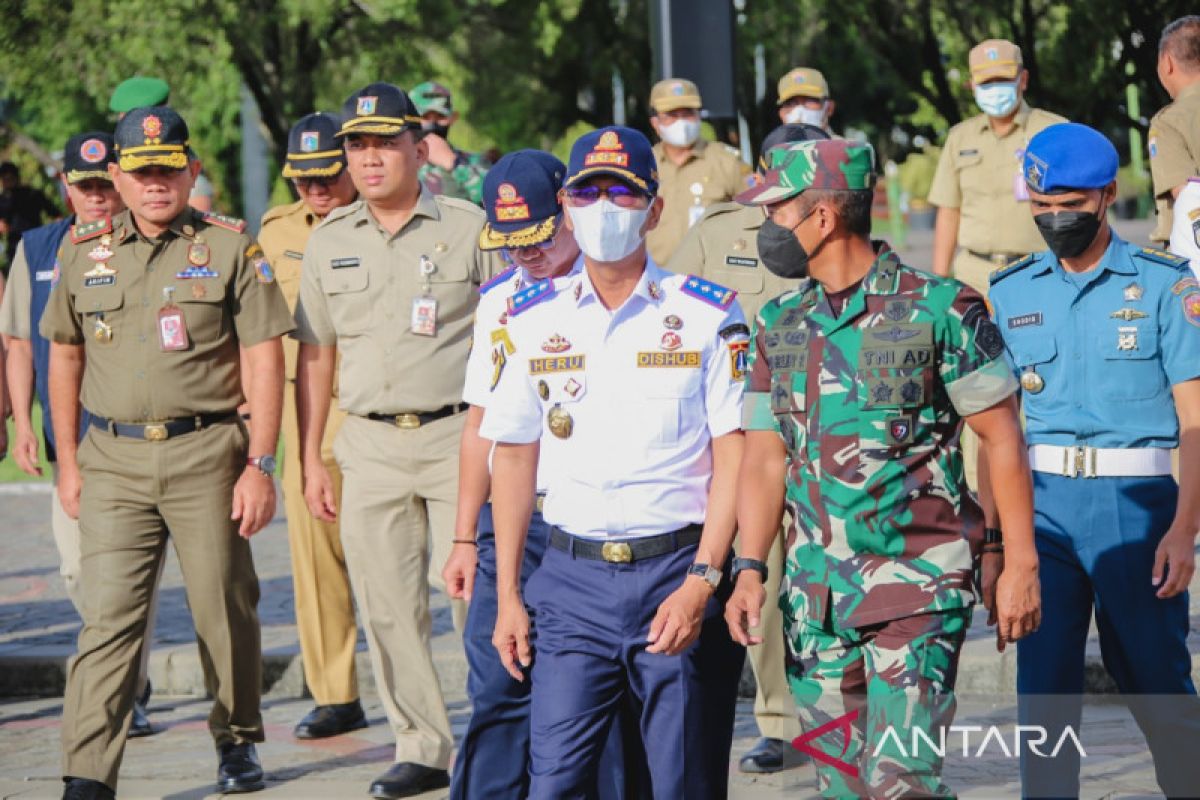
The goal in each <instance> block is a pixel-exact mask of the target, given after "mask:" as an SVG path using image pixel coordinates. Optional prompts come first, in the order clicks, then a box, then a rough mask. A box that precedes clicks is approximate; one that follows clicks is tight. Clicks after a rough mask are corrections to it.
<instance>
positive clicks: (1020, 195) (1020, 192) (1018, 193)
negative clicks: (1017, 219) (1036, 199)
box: [1013, 170, 1029, 203]
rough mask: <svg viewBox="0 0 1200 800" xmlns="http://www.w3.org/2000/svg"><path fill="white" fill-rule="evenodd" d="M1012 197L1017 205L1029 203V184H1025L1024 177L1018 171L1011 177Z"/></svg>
mask: <svg viewBox="0 0 1200 800" xmlns="http://www.w3.org/2000/svg"><path fill="white" fill-rule="evenodd" d="M1013 197H1014V198H1016V200H1017V202H1018V203H1027V202H1029V184H1027V183H1025V175H1024V174H1022V173H1021V172H1020V171H1019V170H1018V171H1017V174H1016V175H1013Z"/></svg>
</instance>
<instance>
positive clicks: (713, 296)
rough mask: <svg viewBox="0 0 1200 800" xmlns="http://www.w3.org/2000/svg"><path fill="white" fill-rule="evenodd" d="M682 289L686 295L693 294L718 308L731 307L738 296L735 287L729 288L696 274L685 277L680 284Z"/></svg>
mask: <svg viewBox="0 0 1200 800" xmlns="http://www.w3.org/2000/svg"><path fill="white" fill-rule="evenodd" d="M679 289H680V291H682V292H683V293H684V294H686V295H691V296H692V297H694V298H696V299H697V300H701V301H703V302H705V303H708V304H709V305H710V306H716V307H717V308H722V309H724V308H729V306H731V305H732V304H733V299H734V298H735V297H737V292H735V291H734V290H733V289H727V288H725V287H724V286H722V285H721V284H719V283H713V282H712V281H706V280H705V279H704V278H698V277H696V276H695V275H688V276H687V277H686V278H684V279H683V283H682V284H680V285H679Z"/></svg>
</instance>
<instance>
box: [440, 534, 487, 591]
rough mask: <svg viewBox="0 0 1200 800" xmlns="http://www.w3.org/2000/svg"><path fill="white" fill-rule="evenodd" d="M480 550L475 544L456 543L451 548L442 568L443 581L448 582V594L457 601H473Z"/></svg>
mask: <svg viewBox="0 0 1200 800" xmlns="http://www.w3.org/2000/svg"><path fill="white" fill-rule="evenodd" d="M478 550H479V548H477V547H476V546H475V545H473V544H463V543H461V542H455V543H454V546H453V547H452V548H450V557H449V558H447V559H446V566H444V567H442V580H444V581H445V582H446V594H448V595H450V596H451V597H452V598H454V599H455V600H459V599H461V600H466V601H467V602H470V601H471V592H472V591H473V590H474V589H475V567H476V566H478V564H479V552H478Z"/></svg>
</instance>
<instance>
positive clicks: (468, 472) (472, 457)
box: [454, 406, 492, 539]
mask: <svg viewBox="0 0 1200 800" xmlns="http://www.w3.org/2000/svg"><path fill="white" fill-rule="evenodd" d="M482 422H483V409H482V408H480V407H479V406H471V407H470V408H468V409H467V421H466V424H465V425H464V426H463V434H462V440H461V441H460V442H459V445H458V512H457V515H456V519H455V522H454V538H455V539H474V538H475V529H476V525H477V523H478V520H479V511H480V509H482V508H483V504H484V503H486V502H487V500H488V495H489V493H490V492H491V489H492V476H491V474H490V473H489V472H488V455H489V454H490V453H491V451H492V443H491V441H489V440H488V439H484V438H482V437H481V436H480V435H479V425H480V423H482Z"/></svg>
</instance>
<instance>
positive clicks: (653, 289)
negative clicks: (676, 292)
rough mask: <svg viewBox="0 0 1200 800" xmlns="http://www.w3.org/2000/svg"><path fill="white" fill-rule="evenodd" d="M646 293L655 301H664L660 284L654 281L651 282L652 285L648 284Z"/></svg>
mask: <svg viewBox="0 0 1200 800" xmlns="http://www.w3.org/2000/svg"><path fill="white" fill-rule="evenodd" d="M646 291H647V292H649V293H650V297H652V298H653V299H655V300H662V296H663V295H662V289H660V288H659V287H658V284H657V283H655V282H654V281H650V283H648V284H646Z"/></svg>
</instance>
